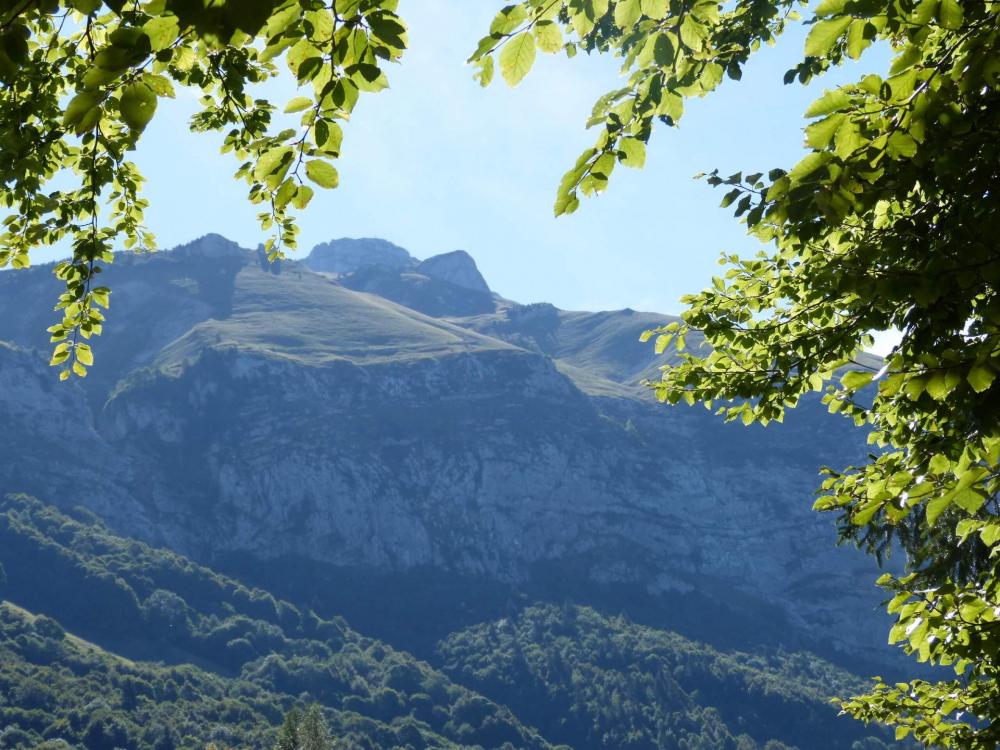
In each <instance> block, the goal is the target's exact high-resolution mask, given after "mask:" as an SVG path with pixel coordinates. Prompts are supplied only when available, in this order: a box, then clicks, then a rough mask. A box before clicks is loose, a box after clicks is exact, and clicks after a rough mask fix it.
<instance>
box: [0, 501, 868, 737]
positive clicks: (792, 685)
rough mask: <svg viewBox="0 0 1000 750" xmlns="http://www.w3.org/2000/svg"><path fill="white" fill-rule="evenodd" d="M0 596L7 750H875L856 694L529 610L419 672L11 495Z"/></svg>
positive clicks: (839, 679)
mask: <svg viewBox="0 0 1000 750" xmlns="http://www.w3.org/2000/svg"><path fill="white" fill-rule="evenodd" d="M39 571H45V575H41V576H40V575H39V574H38V573H39ZM0 597H2V599H3V600H6V601H2V602H0V747H3V748H6V749H9V750H28V749H29V748H30V749H31V750H37V749H38V748H45V749H46V750H56V748H59V749H61V750H67V748H85V750H114V749H115V748H119V749H120V750H140V748H141V749H142V750H148V749H152V750H179V749H180V748H203V747H205V745H206V743H208V742H214V743H218V744H219V745H220V746H232V747H240V748H252V749H253V750H265V749H267V748H270V747H271V746H272V744H273V742H274V734H275V729H276V727H277V725H278V724H280V722H281V716H282V714H283V713H284V712H285V711H287V710H288V709H289V708H290V707H292V706H295V705H299V706H301V705H304V704H307V703H318V704H320V705H321V706H322V708H323V711H324V714H325V718H326V720H327V722H328V724H329V725H330V727H331V730H332V733H333V735H334V736H335V737H336V738H337V740H338V743H337V748H338V750H339V749H344V750H346V749H347V748H350V749H352V750H353V749H354V748H365V749H366V750H379V749H380V748H386V749H388V748H399V749H400V750H425V749H426V748H441V749H442V750H457V749H458V748H469V750H474V749H475V748H480V749H481V748H498V749H500V750H514V749H515V748H519V749H521V750H569V747H570V746H571V747H573V748H578V749H580V750H585V749H586V748H610V747H614V748H649V747H662V748H675V747H676V748H688V749H690V748H713V749H717V750H757V749H758V748H760V749H763V750H786V749H787V748H791V747H801V748H803V750H804V749H805V748H810V750H826V749H827V748H830V749H835V748H851V750H878V749H879V748H886V747H887V745H885V744H883V740H884V739H885V736H886V735H884V733H882V732H879V731H875V730H868V729H865V728H864V727H863V726H861V725H860V724H856V723H853V722H849V721H847V720H844V719H838V717H837V714H836V710H835V708H834V707H833V706H832V705H830V702H829V700H828V698H829V696H830V695H831V694H834V693H837V692H839V693H841V694H846V693H848V692H851V691H853V690H856V689H858V687H859V681H858V680H857V679H856V678H854V677H852V676H851V675H849V674H847V673H845V672H843V671H842V670H839V669H837V668H835V667H833V666H831V665H830V664H828V663H825V662H823V661H822V660H820V659H817V658H816V657H814V656H810V655H808V654H804V653H771V654H769V655H750V654H744V653H738V652H731V653H724V652H719V651H717V650H715V649H712V648H710V647H708V646H706V645H704V644H702V643H698V642H695V641H691V640H688V639H684V638H681V637H679V636H677V635H674V634H671V633H666V632H663V631H659V630H655V629H651V628H648V627H641V626H638V625H635V624H633V623H630V622H628V621H627V620H625V619H624V618H621V617H615V618H606V617H602V616H601V615H599V614H598V613H596V612H595V611H594V610H592V609H588V608H579V607H575V606H571V605H563V606H560V607H555V606H552V605H535V606H530V607H526V608H524V609H521V610H519V611H517V612H515V613H513V614H512V616H511V617H510V618H502V619H500V620H498V621H495V622H485V623H480V624H477V625H476V626H474V627H471V628H468V629H464V630H462V631H458V632H455V633H452V634H450V635H449V636H448V637H447V638H446V639H445V640H443V641H442V642H441V643H439V644H438V646H437V649H436V654H435V658H434V659H433V663H428V662H426V661H421V660H418V659H415V658H414V657H412V656H411V655H409V654H407V653H405V652H401V651H398V650H396V649H394V648H392V647H391V646H389V645H388V644H385V643H383V642H380V641H379V640H377V639H372V638H370V637H366V636H363V635H361V634H360V633H358V632H357V631H355V630H354V629H352V628H351V627H350V626H348V625H347V623H346V622H345V621H344V620H343V619H342V618H339V617H335V618H332V619H323V618H321V617H318V616H317V615H316V614H315V613H313V612H312V611H310V610H309V609H307V608H302V607H299V606H297V605H295V604H293V603H291V602H289V601H284V600H282V599H280V598H277V597H275V596H273V595H272V594H270V593H269V592H266V591H263V590H260V589H256V588H250V587H247V586H245V585H243V584H241V583H240V582H239V581H237V580H234V579H232V578H230V577H227V576H225V575H222V574H220V573H218V572H217V571H214V570H211V569H209V568H207V567H205V566H202V565H198V564H196V563H194V562H192V561H191V560H188V559H185V558H184V557H182V556H180V555H177V554H176V553H174V552H172V551H169V550H165V549H157V548H154V547H150V546H148V545H146V544H144V543H142V542H138V541H135V540H132V539H127V538H123V537H120V536H117V535H115V534H113V533H112V532H111V531H110V530H109V529H108V528H107V527H106V526H105V525H104V524H102V523H101V522H100V521H99V520H97V519H96V518H95V517H94V516H93V514H91V513H90V512H89V511H87V510H85V509H80V508H78V509H75V510H72V511H70V512H69V513H65V512H61V511H59V510H57V509H55V508H54V507H52V506H49V505H46V504H44V503H42V502H40V501H38V500H35V499H33V498H30V497H26V496H8V497H6V498H0ZM557 743H569V745H567V744H557Z"/></svg>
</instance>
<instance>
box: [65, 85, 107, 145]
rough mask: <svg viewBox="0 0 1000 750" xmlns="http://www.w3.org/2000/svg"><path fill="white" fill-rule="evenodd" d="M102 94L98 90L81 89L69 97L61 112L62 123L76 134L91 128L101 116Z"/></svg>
mask: <svg viewBox="0 0 1000 750" xmlns="http://www.w3.org/2000/svg"><path fill="white" fill-rule="evenodd" d="M103 101H104V94H103V93H101V92H99V91H81V92H80V93H79V94H77V95H76V96H74V97H73V98H72V99H70V102H69V104H68V105H66V112H65V113H64V114H63V125H65V126H66V127H67V128H69V129H70V130H72V131H73V132H74V133H76V134H77V135H80V134H82V133H86V132H87V131H88V130H92V129H93V128H94V126H95V125H97V122H98V120H100V118H101V103H102V102H103Z"/></svg>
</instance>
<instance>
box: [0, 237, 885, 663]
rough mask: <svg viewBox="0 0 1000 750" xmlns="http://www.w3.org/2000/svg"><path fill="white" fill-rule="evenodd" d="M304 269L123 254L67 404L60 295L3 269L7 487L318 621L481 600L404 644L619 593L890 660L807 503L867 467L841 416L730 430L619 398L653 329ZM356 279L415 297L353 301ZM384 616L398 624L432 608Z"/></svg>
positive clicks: (641, 369)
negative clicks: (328, 605) (393, 604)
mask: <svg viewBox="0 0 1000 750" xmlns="http://www.w3.org/2000/svg"><path fill="white" fill-rule="evenodd" d="M359 243H360V244H359ZM379 248H381V250H380V249H379ZM316 253H317V254H316V257H315V258H313V259H311V260H310V261H307V262H308V263H310V264H313V265H314V266H315V265H316V263H317V262H318V261H317V259H318V258H320V257H322V256H325V258H326V261H327V262H328V265H327V266H326V267H327V268H336V269H338V270H336V271H324V272H323V273H319V272H315V271H312V270H310V269H309V268H308V267H307V265H306V264H304V263H295V262H281V263H276V264H273V265H272V264H268V263H267V262H266V260H265V259H264V258H263V256H262V255H261V254H260V253H258V252H255V251H249V250H243V249H240V248H239V247H237V246H236V245H234V244H233V243H230V242H228V241H226V240H225V239H223V238H221V237H218V236H208V237H205V238H202V239H201V240H198V241H196V242H193V243H191V244H189V245H186V246H184V247H181V248H178V249H176V250H174V251H171V252H164V253H159V254H156V255H144V256H123V257H121V258H119V259H118V261H117V262H116V263H115V264H114V265H113V266H111V267H110V268H109V269H108V270H107V272H106V278H107V282H108V284H109V285H110V286H111V287H112V288H113V290H114V291H113V295H112V309H111V311H110V313H109V320H108V323H107V325H106V327H105V336H104V337H102V339H101V340H100V341H99V342H97V344H96V351H97V355H98V363H97V366H96V367H95V368H93V370H92V374H91V375H90V376H89V377H88V378H87V379H86V381H83V382H81V383H77V384H74V385H72V386H71V387H68V388H61V389H60V388H57V384H55V383H54V382H53V380H54V379H53V377H52V373H51V372H48V371H47V368H46V367H45V365H44V360H43V356H44V352H45V351H46V350H47V349H48V342H47V340H46V334H45V333H44V332H45V328H46V327H47V326H48V325H50V324H51V321H52V315H53V314H52V312H51V304H52V300H53V299H55V297H56V295H57V294H58V282H57V281H56V280H54V279H53V278H52V275H51V269H50V268H47V267H42V268H37V269H31V270H28V271H23V272H17V273H5V274H0V340H7V341H10V342H12V344H13V346H5V347H2V348H0V382H2V384H3V386H4V388H5V389H6V390H5V393H7V394H8V397H7V398H5V399H3V400H2V401H0V417H2V418H3V420H4V424H5V425H6V426H7V429H6V430H5V431H3V432H2V433H0V449H2V450H3V451H4V455H5V456H6V457H7V460H5V461H4V462H3V465H2V466H0V488H2V489H3V490H9V491H27V492H31V493H33V494H35V495H37V496H39V497H41V498H43V499H46V500H50V501H53V502H60V503H61V502H66V503H69V502H72V503H74V504H76V503H78V504H82V505H85V506H87V507H89V508H91V509H93V510H94V511H95V512H97V513H99V514H100V515H101V516H102V518H104V519H105V520H106V521H107V522H108V523H109V524H110V526H111V527H112V528H114V529H115V530H116V531H118V532H121V533H125V534H128V535H130V536H135V537H137V538H140V539H143V540H145V541H149V542H152V543H156V544H163V545H166V546H169V547H170V548H172V549H175V550H177V551H180V552H182V553H184V554H187V555H190V556H192V557H194V558H195V559H198V560H199V561H201V562H205V563H214V564H219V565H226V567H227V570H228V571H230V572H232V573H235V574H237V575H241V576H242V575H249V574H250V573H251V572H253V575H254V576H259V580H265V579H266V580H267V581H268V585H269V586H272V587H274V588H275V589H278V590H285V587H287V589H288V590H289V591H291V590H292V589H296V591H295V593H296V595H297V596H302V597H305V598H307V599H310V598H315V599H316V600H317V601H318V604H317V607H318V608H322V606H323V602H324V601H328V600H329V598H330V596H328V593H329V592H331V591H336V590H338V587H339V586H341V585H342V584H344V582H345V581H347V582H357V581H359V580H360V579H371V580H381V581H387V582H388V583H387V585H388V586H389V587H390V588H391V587H392V586H393V585H395V586H396V587H397V588H400V589H402V588H404V587H406V586H409V584H410V583H412V581H413V578H414V577H417V578H419V579H420V580H421V581H427V580H431V579H433V580H434V581H436V583H434V584H433V586H438V585H439V584H440V585H444V586H445V587H447V586H450V585H452V584H451V583H448V582H452V583H454V582H460V583H461V585H462V586H464V587H465V590H467V591H468V590H475V589H476V588H477V587H478V588H479V589H480V590H482V591H490V592H494V593H495V596H494V594H491V595H490V596H491V597H493V598H490V599H489V601H482V600H481V599H482V598H483V597H481V598H480V600H476V604H475V605H474V606H473V605H470V606H469V608H468V610H467V611H466V612H465V613H464V614H463V615H462V617H461V618H460V620H461V621H460V622H459V621H453V622H450V623H449V622H444V621H443V620H442V622H441V623H440V628H438V630H436V631H428V632H427V633H425V634H424V636H425V637H424V640H423V647H424V648H427V647H428V645H429V643H430V642H431V641H433V640H434V639H436V638H437V637H440V636H441V635H442V634H443V633H445V632H447V628H448V627H452V629H454V626H457V625H459V624H470V623H472V622H475V621H477V620H476V617H478V616H479V615H480V614H482V613H489V614H492V613H495V612H497V611H498V610H502V608H503V606H505V603H506V601H507V599H508V598H509V597H510V596H512V595H514V594H516V593H517V592H519V591H522V592H523V591H530V592H532V595H533V596H538V597H540V598H543V599H549V600H555V601H560V600H562V599H563V598H566V597H571V598H573V599H574V600H577V601H581V602H584V603H588V604H592V605H594V606H598V607H600V606H603V604H606V605H607V606H609V607H617V608H619V609H620V608H621V604H620V602H619V600H618V599H615V596H616V592H623V591H627V592H629V595H628V599H629V602H631V603H630V604H629V605H628V610H629V612H630V613H636V612H641V613H642V617H643V619H644V621H646V622H648V623H650V624H654V625H660V626H669V627H678V628H681V629H683V631H684V632H685V633H686V634H688V635H692V636H694V637H701V636H702V633H701V632H700V631H701V630H705V631H707V632H710V633H711V634H712V639H713V642H718V643H720V644H722V645H725V646H727V647H729V646H738V645H743V646H746V647H752V646H756V645H759V644H762V643H767V644H771V645H775V644H783V645H785V646H786V647H789V648H811V649H814V650H818V651H820V652H821V653H823V654H824V655H827V656H830V657H832V658H837V659H840V660H841V661H842V662H843V663H847V662H849V661H850V662H851V663H855V664H858V663H861V662H863V661H864V660H866V659H869V660H881V659H883V658H885V657H886V655H887V654H889V653H891V652H888V651H887V649H886V648H885V646H884V626H883V623H882V621H881V615H880V614H878V602H879V598H880V597H879V593H878V592H877V591H876V590H875V589H874V588H873V587H872V586H871V585H870V582H871V581H872V580H873V579H874V578H875V576H876V571H875V570H874V568H873V565H872V563H871V561H870V560H869V559H868V558H866V557H865V556H863V555H861V554H860V553H856V552H855V551H853V550H850V549H845V548H837V547H835V545H834V541H835V531H834V529H833V524H832V521H831V519H830V518H827V517H820V516H817V515H816V514H814V513H812V512H811V510H810V504H811V503H810V498H811V495H812V492H813V490H814V488H815V486H816V484H817V470H818V467H819V465H820V464H822V463H829V464H831V465H833V466H842V465H844V464H847V463H849V462H851V461H852V460H854V459H856V458H857V457H858V456H860V455H863V451H864V444H863V440H862V439H861V438H860V435H859V434H858V433H857V432H855V431H853V429H852V428H851V427H850V426H849V425H846V424H844V423H843V420H838V419H836V418H832V417H828V416H827V415H826V414H825V413H824V412H823V410H822V409H820V408H819V407H818V405H817V404H812V405H806V406H804V407H803V408H802V409H800V410H798V413H796V414H795V415H793V417H792V418H790V419H789V420H788V422H787V423H786V424H785V425H781V426H775V427H773V428H769V429H767V430H764V429H761V428H753V429H746V428H743V427H740V426H734V425H730V426H725V425H721V424H719V423H718V422H717V420H716V419H715V418H714V417H712V416H711V415H710V414H708V413H707V412H705V411H703V410H701V409H693V408H685V407H678V408H665V407H659V406H656V405H655V404H654V403H653V402H652V400H651V399H650V398H649V397H648V395H647V394H646V393H645V392H644V391H643V390H642V389H641V388H640V387H639V386H638V385H637V384H638V381H639V380H640V379H641V378H642V377H644V376H646V375H648V374H650V373H652V372H655V367H656V366H657V364H659V362H658V358H657V357H656V356H655V355H654V354H653V352H652V349H651V347H649V346H644V345H642V344H639V343H638V341H637V338H638V334H639V333H640V332H641V331H642V330H643V329H645V328H647V327H649V326H650V325H656V324H657V323H659V322H662V321H664V320H666V319H667V318H666V317H665V316H659V315H655V314H652V313H638V312H634V311H628V310H626V311H618V312H605V313H582V312H566V311H561V310H558V309H556V308H554V307H551V306H548V305H530V306H522V305H517V304H515V303H513V302H510V301H508V300H504V299H502V298H501V297H499V296H497V295H493V294H492V293H490V294H489V296H488V299H489V306H488V307H485V306H484V307H483V308H482V309H481V310H474V311H473V312H471V313H470V312H469V311H468V306H469V305H473V306H474V303H476V300H480V301H482V300H483V299H485V295H486V292H484V291H483V289H482V288H479V285H478V283H477V282H476V281H475V277H473V276H470V274H471V273H472V271H474V270H475V265H474V263H472V265H471V266H470V265H469V264H470V263H471V258H468V256H464V255H463V256H456V255H454V254H451V257H448V256H444V258H443V260H441V261H439V262H433V263H432V262H431V260H428V261H424V262H422V263H419V262H417V261H415V260H413V259H412V258H410V256H409V255H408V254H406V255H405V256H404V255H402V254H401V253H405V251H401V249H400V248H396V247H395V246H388V245H387V243H383V244H379V241H376V240H365V241H359V242H355V243H353V244H352V243H347V245H344V244H343V241H338V242H334V243H331V244H329V245H327V246H326V247H325V249H322V250H321V249H317V251H316ZM366 253H373V254H374V255H375V257H377V258H380V259H382V260H384V258H382V256H384V257H385V258H389V259H390V263H389V264H388V265H387V264H386V263H385V262H382V260H379V263H376V264H374V265H368V266H365V265H363V261H361V260H359V259H360V258H362V257H364V256H365V254H366ZM408 258H409V260H408ZM432 260H433V259H432ZM392 263H395V266H393V265H392ZM373 268H375V269H376V270H378V269H382V270H379V271H378V273H385V274H388V275H386V276H385V278H386V279H390V280H391V279H392V278H395V279H396V282H398V283H399V284H400V285H401V286H399V288H398V289H397V291H398V290H399V289H402V290H404V291H405V292H406V294H407V295H410V296H409V297H406V296H405V295H403V293H402V292H399V293H394V294H395V296H394V295H393V294H390V293H389V292H388V291H385V289H383V288H381V287H379V288H375V287H372V291H368V292H362V291H357V290H356V289H353V288H351V286H350V284H351V279H352V278H358V277H360V276H361V275H364V274H366V273H375V272H374V271H372V270H371V269H373ZM393 274H394V275H395V276H393ZM429 274H433V275H429ZM475 274H476V276H478V271H475ZM479 278H481V277H479ZM421 279H423V280H425V281H420V280H421ZM456 281H458V282H462V283H466V282H467V283H468V284H471V286H472V287H473V288H469V286H462V285H460V284H456V283H454V282H456ZM418 282H419V283H418ZM394 283H395V282H394ZM483 283H484V285H485V282H483ZM386 288H388V287H386ZM380 289H381V291H379V290H380ZM445 289H446V290H447V294H445V293H444V291H442V290H445ZM425 292H426V294H425ZM383 295H384V296H383ZM477 295H478V296H477ZM390 297H393V298H392V299H390ZM394 300H395V301H394ZM401 302H402V303H403V304H401ZM476 304H478V303H476ZM421 309H423V310H424V312H421ZM429 312H430V313H433V314H428V313H429ZM691 344H692V345H697V342H691ZM70 498H72V500H70ZM262 561H263V562H262ZM279 561H280V565H278V563H279ZM271 563H274V565H271ZM268 567H272V568H278V569H280V570H302V569H317V570H318V569H322V571H323V575H317V576H315V577H313V578H310V579H309V580H308V581H306V583H305V584H302V583H299V582H296V583H290V582H289V581H288V580H287V577H286V576H281V575H274V573H273V571H272V572H270V573H269V572H268V570H267V568H268ZM268 576H270V578H268ZM275 578H277V579H279V580H274V579H275ZM280 579H284V580H280ZM441 581H444V582H445V583H444V584H441V583H440V582H441ZM302 585H308V586H311V587H312V590H311V591H301V590H298V589H300V588H301V586H302ZM350 585H352V586H354V585H355V583H350ZM365 585H366V584H364V582H361V583H358V584H357V587H358V588H359V590H360V589H363V588H364V586H365ZM455 585H456V586H457V585H458V583H455ZM297 587H298V589H297ZM412 591H413V592H417V594H419V592H420V586H416V587H415V588H413V589H412ZM619 596H620V595H619ZM605 597H606V599H607V600H606V601H605V602H604V603H603V604H602V601H601V599H602V598H605ZM310 600H311V599H310ZM400 601H402V602H411V603H412V606H410V608H409V609H402V608H401V609H398V610H396V611H397V612H398V614H399V617H400V618H401V620H402V621H404V622H405V621H407V619H419V616H420V615H421V614H422V613H421V606H426V604H424V605H422V604H421V601H422V599H421V597H420V596H419V595H413V596H411V597H410V599H407V598H406V596H405V595H404V596H402V597H401V599H400ZM353 606H354V610H352V617H353V616H354V615H355V614H356V615H357V617H358V618H360V619H361V620H364V621H365V622H370V623H376V621H377V619H378V618H377V617H375V616H371V611H370V612H369V613H368V615H366V613H365V612H364V611H360V610H362V609H363V607H362V605H357V604H355V605H353ZM449 606H450V604H446V605H445V607H444V609H447V608H448V607H449ZM610 611H618V610H615V609H612V610H610ZM328 613H329V614H332V612H328ZM716 615H718V616H719V620H718V622H716V621H715V620H714V618H715V616H716ZM723 615H724V616H723ZM634 616H638V615H634ZM706 616H708V617H709V618H710V619H712V620H713V621H712V622H711V623H706ZM366 617H367V619H365V618H366ZM762 622H772V623H780V626H779V627H773V628H766V627H761V625H760V623H762ZM383 627H385V628H386V630H385V631H383V632H382V634H383V635H385V636H388V635H389V634H390V632H392V633H394V634H398V633H399V631H400V630H403V628H399V627H398V626H395V629H393V627H394V626H393V625H392V624H385V625H384V626H383ZM373 632H375V633H376V634H378V631H373ZM402 645H405V646H406V647H416V645H415V642H404V643H403V644H402ZM422 655H424V654H423V652H422ZM852 660H853V661H852Z"/></svg>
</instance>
